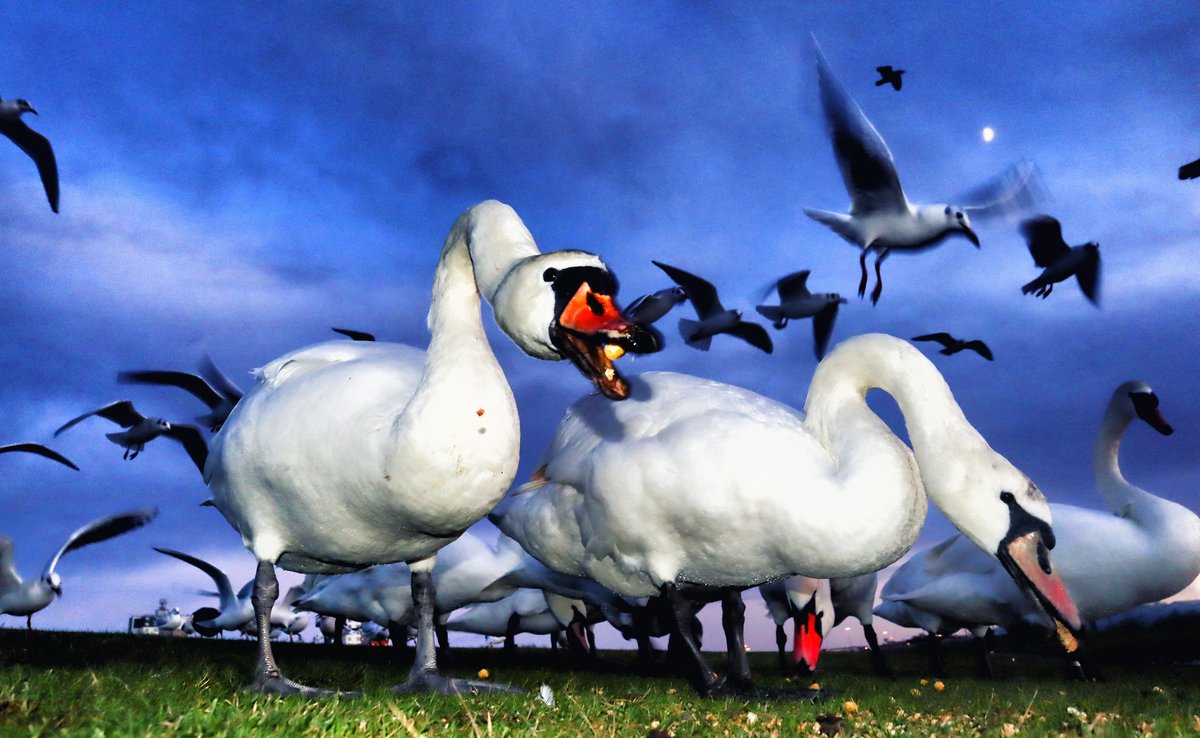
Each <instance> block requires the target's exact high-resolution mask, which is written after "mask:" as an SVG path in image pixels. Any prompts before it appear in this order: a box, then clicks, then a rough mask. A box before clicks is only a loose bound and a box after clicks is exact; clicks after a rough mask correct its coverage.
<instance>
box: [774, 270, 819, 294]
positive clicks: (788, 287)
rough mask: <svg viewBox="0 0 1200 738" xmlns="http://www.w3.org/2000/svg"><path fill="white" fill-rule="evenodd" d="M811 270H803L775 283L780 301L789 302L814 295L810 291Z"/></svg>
mask: <svg viewBox="0 0 1200 738" xmlns="http://www.w3.org/2000/svg"><path fill="white" fill-rule="evenodd" d="M811 271H812V270H810V269H802V270H800V271H798V272H792V273H791V274H789V275H787V276H785V277H780V278H779V281H778V282H776V283H775V289H776V290H778V291H779V301H780V302H787V301H788V300H790V299H792V298H794V297H806V296H808V295H811V294H812V293H811V292H809V291H808V284H807V283H808V275H809V272H811Z"/></svg>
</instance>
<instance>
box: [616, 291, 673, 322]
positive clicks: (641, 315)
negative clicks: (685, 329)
mask: <svg viewBox="0 0 1200 738" xmlns="http://www.w3.org/2000/svg"><path fill="white" fill-rule="evenodd" d="M686 299H687V292H685V291H684V290H683V288H682V287H679V286H676V287H668V288H667V289H665V290H659V291H658V292H652V293H650V294H648V295H642V296H641V297H639V298H638V299H636V300H634V301H633V302H631V303H629V306H628V307H626V308H625V314H626V315H628V316H629V319H630V320H632V321H633V322H635V323H638V324H640V325H650V324H651V323H653V322H655V321H657V320H658V319H659V318H661V317H663V316H664V315H666V314H667V313H669V312H671V308H673V307H675V306H676V305H678V304H679V303H681V302H683V301H684V300H686Z"/></svg>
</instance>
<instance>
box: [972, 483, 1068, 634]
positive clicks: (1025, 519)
mask: <svg viewBox="0 0 1200 738" xmlns="http://www.w3.org/2000/svg"><path fill="white" fill-rule="evenodd" d="M1014 471H1015V469H1014ZM1018 473H1019V472H1018ZM998 501H999V503H1000V504H1001V505H1003V506H1004V507H1005V508H1007V510H1006V512H1007V517H1008V527H1007V530H1006V531H1005V532H1004V534H1003V536H1001V537H1000V541H999V544H998V545H997V546H996V547H995V548H994V549H987V550H991V551H992V552H993V555H994V556H995V557H996V558H997V559H999V560H1000V563H1001V564H1003V565H1004V568H1005V569H1006V570H1007V571H1008V574H1009V576H1011V577H1012V578H1013V580H1014V581H1016V583H1017V585H1018V586H1019V587H1020V588H1021V589H1022V590H1024V591H1025V593H1026V594H1027V595H1030V596H1031V598H1032V599H1033V600H1034V601H1036V602H1037V603H1038V605H1039V606H1041V608H1042V609H1043V610H1045V611H1046V614H1047V615H1049V616H1050V618H1051V619H1052V620H1053V621H1054V622H1055V625H1056V627H1058V629H1059V632H1060V634H1061V633H1062V630H1063V626H1065V628H1066V629H1067V630H1069V631H1070V632H1071V633H1078V632H1080V631H1081V630H1082V629H1083V619H1082V617H1081V616H1080V614H1079V608H1078V607H1076V605H1075V602H1074V601H1073V600H1072V599H1071V596H1070V595H1069V594H1067V589H1066V586H1065V585H1064V584H1063V581H1062V578H1061V577H1060V576H1059V575H1058V572H1057V571H1056V570H1055V569H1054V567H1053V565H1052V563H1051V560H1050V550H1051V549H1053V548H1054V531H1053V530H1052V529H1051V527H1050V510H1049V505H1048V504H1047V503H1046V498H1045V496H1044V495H1043V494H1042V493H1041V490H1039V489H1038V488H1037V487H1036V486H1035V485H1034V484H1033V483H1032V482H1029V481H1028V480H1026V486H1025V488H1024V493H1023V494H1022V493H1019V492H1013V491H1009V490H1003V491H1001V492H1000V494H999V495H998ZM976 542H977V543H978V541H976ZM985 548H986V547H985ZM1065 642H1066V639H1065V638H1064V644H1065ZM1068 650H1074V649H1073V648H1070V647H1069V649H1068Z"/></svg>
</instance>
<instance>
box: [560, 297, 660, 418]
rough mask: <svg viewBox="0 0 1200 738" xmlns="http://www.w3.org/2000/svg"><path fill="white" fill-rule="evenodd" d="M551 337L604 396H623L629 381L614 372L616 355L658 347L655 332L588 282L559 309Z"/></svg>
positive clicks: (643, 351)
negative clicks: (634, 318)
mask: <svg viewBox="0 0 1200 738" xmlns="http://www.w3.org/2000/svg"><path fill="white" fill-rule="evenodd" d="M551 340H552V341H553V342H554V346H555V348H557V349H558V350H559V351H560V352H561V353H562V354H563V355H564V356H566V357H567V358H569V359H570V360H571V361H572V362H573V363H574V364H575V366H576V367H578V368H579V370H580V371H582V372H583V373H584V374H585V375H586V376H587V377H588V378H589V379H591V380H592V381H593V382H594V383H595V384H596V386H597V387H598V388H599V389H600V391H601V392H603V393H604V394H605V395H606V396H607V397H610V398H612V399H614V400H623V399H625V398H626V397H628V396H629V383H628V382H626V381H625V379H624V378H623V377H622V376H621V375H620V374H618V373H617V369H616V367H615V366H614V365H613V361H614V360H615V359H618V358H620V357H621V356H622V355H623V354H624V353H625V352H627V351H628V352H631V353H638V354H647V353H652V352H654V351H657V350H658V339H657V337H656V336H655V334H654V333H653V332H652V331H650V330H647V329H646V328H643V327H642V326H640V325H638V324H637V323H634V322H633V321H631V320H629V319H628V318H626V317H625V316H624V315H623V314H622V313H621V310H620V309H619V308H618V307H617V304H616V302H615V301H614V300H613V297H612V295H607V294H604V293H602V292H595V291H593V290H592V288H591V286H590V285H589V284H588V283H587V282H583V283H581V284H580V285H579V289H577V290H576V291H575V294H574V295H573V296H572V297H571V299H570V300H569V301H568V302H567V304H566V306H564V307H563V309H562V312H560V313H559V315H558V319H557V320H556V321H555V325H554V326H553V327H552V329H551Z"/></svg>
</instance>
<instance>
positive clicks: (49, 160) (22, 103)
mask: <svg viewBox="0 0 1200 738" xmlns="http://www.w3.org/2000/svg"><path fill="white" fill-rule="evenodd" d="M23 113H33V114H34V115H37V114H38V112H37V111H36V110H34V109H33V106H32V105H30V104H29V101H28V100H22V99H20V98H18V99H16V100H5V99H3V98H0V133H3V134H4V135H5V136H7V137H8V139H9V140H10V141H12V142H13V143H15V144H16V145H17V147H18V148H20V149H21V151H24V152H25V153H26V155H28V156H29V158H30V159H33V163H34V164H37V168H38V174H39V175H41V178H42V187H44V188H45V189H46V199H47V200H49V201H50V209H51V210H53V211H54V212H56V213H57V212H58V163H57V162H56V161H55V160H54V149H52V148H51V147H50V142H49V141H48V140H46V137H45V136H43V135H42V134H40V133H38V132H37V131H35V130H33V129H32V128H30V127H29V126H27V125H25V121H23V120H21V115H22V114H23Z"/></svg>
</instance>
